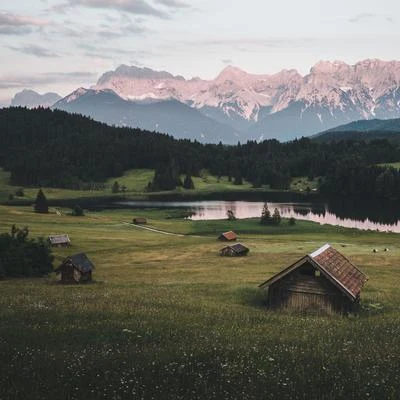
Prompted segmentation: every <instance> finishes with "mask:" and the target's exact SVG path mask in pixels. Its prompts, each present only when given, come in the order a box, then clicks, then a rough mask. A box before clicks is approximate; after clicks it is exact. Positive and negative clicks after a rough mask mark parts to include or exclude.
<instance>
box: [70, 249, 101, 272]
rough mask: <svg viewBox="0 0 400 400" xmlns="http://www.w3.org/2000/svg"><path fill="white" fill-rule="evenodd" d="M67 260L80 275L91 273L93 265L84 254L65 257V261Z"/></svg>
mask: <svg viewBox="0 0 400 400" xmlns="http://www.w3.org/2000/svg"><path fill="white" fill-rule="evenodd" d="M68 260H70V261H71V263H72V264H73V265H74V267H75V268H76V269H78V270H79V271H80V272H82V273H85V272H89V271H92V270H93V268H94V265H93V264H92V263H91V261H90V260H89V258H88V257H87V255H86V254H85V253H79V254H74V255H73V256H70V257H67V259H66V260H65V261H68ZM65 261H64V262H65Z"/></svg>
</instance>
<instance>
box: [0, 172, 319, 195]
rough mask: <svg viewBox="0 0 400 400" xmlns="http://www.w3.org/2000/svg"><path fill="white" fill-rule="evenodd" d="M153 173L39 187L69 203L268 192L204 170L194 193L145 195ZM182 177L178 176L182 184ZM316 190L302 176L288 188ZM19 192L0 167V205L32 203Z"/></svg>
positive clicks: (33, 191) (29, 191)
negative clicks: (84, 186)
mask: <svg viewBox="0 0 400 400" xmlns="http://www.w3.org/2000/svg"><path fill="white" fill-rule="evenodd" d="M153 176H154V171H153V170H150V169H136V170H129V171H126V172H125V173H124V174H123V176H119V177H114V178H110V179H108V180H107V181H106V182H104V187H103V188H102V189H96V190H70V189H60V188H48V187H45V188H43V191H44V193H45V195H46V197H47V198H48V199H49V200H64V199H66V200H70V199H85V198H100V197H102V198H104V197H108V198H112V197H113V196H114V197H115V196H118V197H121V196H124V197H127V198H132V199H145V198H149V197H152V196H159V195H162V194H168V195H178V196H190V197H194V198H195V197H196V196H204V195H208V194H211V193H221V196H222V195H223V194H224V193H230V192H231V193H232V192H234V193H239V194H240V193H241V192H243V193H263V192H268V191H270V187H269V186H268V185H264V186H263V187H261V188H253V187H252V184H251V183H250V182H247V181H244V182H243V184H242V185H234V184H233V182H232V181H229V179H228V177H227V176H222V177H219V178H218V177H216V176H213V175H211V174H209V173H208V172H207V171H206V170H202V171H201V173H200V176H199V177H193V182H194V185H195V189H194V190H185V189H183V188H181V187H178V188H177V189H175V190H172V191H168V192H156V193H148V192H147V191H146V189H147V184H148V183H149V182H150V181H152V179H153ZM183 179H184V176H182V181H183ZM115 181H117V182H118V184H119V185H120V187H122V186H125V188H126V189H125V191H124V192H119V193H112V192H111V188H112V185H113V183H114V182H115ZM316 187H317V181H316V180H313V181H310V180H308V179H307V178H305V177H299V178H294V179H293V182H292V184H291V186H290V191H292V192H305V191H306V190H307V188H310V189H311V190H312V189H315V188H316ZM18 189H20V187H18V186H13V185H11V184H10V173H9V172H6V171H4V170H3V169H1V168H0V203H1V202H3V203H4V202H5V201H7V200H9V196H10V195H13V196H14V201H18V200H20V201H23V202H25V203H27V202H32V203H33V201H34V200H35V198H36V195H37V192H38V190H39V188H38V187H33V188H23V190H24V196H23V197H18V196H15V193H16V191H17V190H18Z"/></svg>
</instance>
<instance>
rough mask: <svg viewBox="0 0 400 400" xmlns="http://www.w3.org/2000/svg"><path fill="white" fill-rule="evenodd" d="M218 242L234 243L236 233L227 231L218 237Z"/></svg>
mask: <svg viewBox="0 0 400 400" xmlns="http://www.w3.org/2000/svg"><path fill="white" fill-rule="evenodd" d="M218 239H219V240H222V241H223V242H234V241H235V240H236V239H237V236H236V233H235V232H233V231H229V232H224V233H221V234H220V235H219V236H218Z"/></svg>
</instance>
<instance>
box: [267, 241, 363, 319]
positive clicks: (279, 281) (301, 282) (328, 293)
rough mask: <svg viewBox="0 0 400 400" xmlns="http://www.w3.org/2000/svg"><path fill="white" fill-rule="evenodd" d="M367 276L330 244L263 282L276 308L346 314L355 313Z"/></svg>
mask: <svg viewBox="0 0 400 400" xmlns="http://www.w3.org/2000/svg"><path fill="white" fill-rule="evenodd" d="M367 280H368V277H367V276H366V275H365V274H364V273H363V272H361V271H360V270H359V269H358V268H357V267H356V266H354V265H353V264H352V263H351V261H350V260H349V259H347V258H346V257H345V256H344V255H343V254H341V253H339V252H338V251H337V250H335V249H334V248H333V247H331V246H330V245H329V244H326V245H324V246H322V247H321V248H320V249H318V250H316V251H314V252H313V253H311V254H309V255H306V256H304V257H303V258H301V259H300V260H298V261H296V262H295V263H294V264H292V265H290V266H289V267H287V268H286V269H284V270H283V271H281V272H279V273H278V274H276V275H274V276H273V277H272V278H270V279H268V280H267V281H266V282H264V283H262V284H261V285H260V287H261V288H262V289H268V303H269V306H270V307H271V308H275V309H292V310H299V311H306V310H311V311H316V312H324V313H335V312H338V313H346V312H351V311H355V310H356V309H357V306H358V304H359V301H360V293H361V289H362V287H363V286H364V284H365V282H366V281H367Z"/></svg>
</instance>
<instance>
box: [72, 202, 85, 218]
mask: <svg viewBox="0 0 400 400" xmlns="http://www.w3.org/2000/svg"><path fill="white" fill-rule="evenodd" d="M72 215H73V216H74V217H83V216H84V215H85V213H84V211H83V209H82V207H81V206H80V205H79V204H76V205H75V206H74V208H73V209H72Z"/></svg>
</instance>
